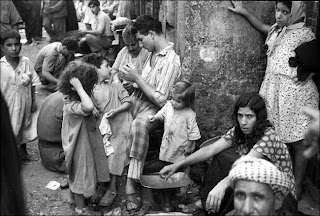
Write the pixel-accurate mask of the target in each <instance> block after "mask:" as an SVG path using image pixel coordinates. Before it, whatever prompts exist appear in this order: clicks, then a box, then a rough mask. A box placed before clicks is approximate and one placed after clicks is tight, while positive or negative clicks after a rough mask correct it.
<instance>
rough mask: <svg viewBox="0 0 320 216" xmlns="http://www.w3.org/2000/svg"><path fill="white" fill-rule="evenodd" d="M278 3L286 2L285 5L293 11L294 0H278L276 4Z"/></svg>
mask: <svg viewBox="0 0 320 216" xmlns="http://www.w3.org/2000/svg"><path fill="white" fill-rule="evenodd" d="M278 3H282V4H284V5H285V6H287V7H288V8H289V9H290V11H291V8H292V1H276V5H277V4H278Z"/></svg>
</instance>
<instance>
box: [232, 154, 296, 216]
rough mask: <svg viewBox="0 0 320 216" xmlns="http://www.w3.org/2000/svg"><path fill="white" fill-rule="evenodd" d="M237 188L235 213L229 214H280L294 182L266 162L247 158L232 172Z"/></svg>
mask: <svg viewBox="0 0 320 216" xmlns="http://www.w3.org/2000/svg"><path fill="white" fill-rule="evenodd" d="M229 178H230V182H231V183H230V185H231V187H232V188H233V189H234V208H235V209H234V210H233V211H231V212H230V213H228V215H279V214H281V215H282V213H280V212H281V205H282V202H283V200H284V197H285V196H286V195H287V194H288V192H289V188H290V184H291V183H290V181H289V179H288V178H287V177H286V175H284V173H283V172H281V171H280V170H278V169H277V168H276V166H275V165H273V164H272V163H270V162H269V161H267V160H264V159H258V158H253V157H250V156H243V157H241V158H240V159H238V160H237V161H236V162H235V163H234V164H233V166H232V169H231V170H230V172H229Z"/></svg>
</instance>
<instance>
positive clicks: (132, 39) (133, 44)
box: [111, 23, 151, 93]
mask: <svg viewBox="0 0 320 216" xmlns="http://www.w3.org/2000/svg"><path fill="white" fill-rule="evenodd" d="M132 28H133V27H132V24H131V23H130V24H128V25H127V26H126V27H125V28H124V30H123V32H122V37H123V41H124V43H125V44H126V46H125V47H123V48H122V49H121V50H120V52H119V53H118V55H117V58H116V60H115V62H114V64H113V66H112V69H111V73H112V76H113V78H112V79H113V82H116V83H121V82H122V84H123V87H124V88H125V89H126V90H127V91H128V92H129V93H131V92H132V91H133V90H134V87H133V86H135V85H133V83H132V82H129V81H126V80H123V78H122V73H121V70H122V68H123V66H127V65H129V66H130V67H134V68H143V65H144V63H145V62H146V60H147V58H148V56H149V55H150V54H151V53H150V52H149V51H148V50H146V49H145V48H143V47H140V46H139V41H138V40H137V38H136V36H135V34H133V33H132ZM136 87H137V86H136Z"/></svg>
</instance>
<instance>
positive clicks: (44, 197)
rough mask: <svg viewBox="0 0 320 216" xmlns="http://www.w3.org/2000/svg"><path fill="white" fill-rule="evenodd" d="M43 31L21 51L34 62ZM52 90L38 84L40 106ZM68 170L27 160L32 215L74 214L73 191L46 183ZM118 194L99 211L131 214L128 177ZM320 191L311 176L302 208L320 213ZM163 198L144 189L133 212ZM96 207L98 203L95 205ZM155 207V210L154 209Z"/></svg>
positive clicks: (193, 190)
mask: <svg viewBox="0 0 320 216" xmlns="http://www.w3.org/2000/svg"><path fill="white" fill-rule="evenodd" d="M20 33H21V35H22V41H25V35H24V30H20ZM43 35H44V36H45V37H47V40H46V41H41V42H40V43H39V44H38V45H37V46H34V47H29V46H27V45H23V47H22V51H21V55H24V56H27V57H29V59H30V60H31V62H32V63H33V64H34V61H35V57H36V54H37V53H38V51H39V50H40V49H41V48H42V47H43V46H45V45H46V44H48V43H49V42H48V39H49V37H48V35H47V34H46V32H45V31H43ZM48 94H49V92H48V91H47V90H46V89H45V88H44V87H43V86H38V87H37V94H36V98H37V103H38V107H40V106H41V103H42V101H43V100H44V98H45V97H46V96H47V95H48ZM28 151H29V152H30V153H31V154H32V155H34V156H36V157H38V158H40V156H39V151H38V146H37V141H35V142H32V143H29V144H28ZM65 177H66V175H65V174H60V173H56V172H51V171H49V170H47V169H45V168H44V167H43V165H42V163H41V160H40V159H39V160H38V161H35V162H31V163H27V164H24V165H23V167H22V179H23V184H24V188H25V193H24V195H25V197H26V210H27V214H30V215H71V214H74V207H73V206H71V205H69V204H68V197H69V192H68V189H64V190H62V189H60V188H58V189H57V190H54V191H53V190H50V189H47V188H46V187H45V186H46V185H47V184H48V183H49V182H50V181H52V180H55V181H58V182H61V181H62V179H63V178H65ZM118 187H119V191H118V196H117V197H116V199H115V202H114V204H113V205H112V206H111V207H110V208H104V209H101V208H100V209H99V208H95V209H96V210H97V211H99V212H104V213H107V212H109V213H110V211H111V210H112V209H115V208H118V210H119V208H120V210H121V214H122V215H130V214H129V213H128V212H127V211H126V209H125V200H124V191H123V188H124V180H121V181H120V182H119V186H118ZM197 191H198V185H196V184H192V186H191V187H190V190H189V191H188V193H187V195H186V196H184V197H177V198H175V199H174V200H173V202H174V203H175V204H178V203H187V202H191V201H192V200H195V199H196V194H197ZM317 194H319V191H318V189H317V188H315V187H314V186H313V185H312V183H311V181H310V180H307V181H306V184H305V185H304V193H303V198H302V200H300V201H299V210H301V211H302V212H304V213H305V214H308V215H319V196H317ZM158 198H159V192H158V191H155V193H153V195H152V194H151V193H150V190H146V189H144V190H143V200H144V205H143V207H142V209H141V210H140V211H139V212H137V213H135V214H132V215H145V214H146V213H150V212H158V211H157V210H158V209H159V205H158V204H157V202H154V201H157V200H158ZM93 207H94V206H93ZM151 209H152V210H153V211H152V210H151ZM114 214H115V212H111V213H110V215H114Z"/></svg>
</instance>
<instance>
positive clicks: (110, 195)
mask: <svg viewBox="0 0 320 216" xmlns="http://www.w3.org/2000/svg"><path fill="white" fill-rule="evenodd" d="M82 61H84V62H86V63H89V64H93V65H94V66H96V67H97V73H98V83H97V84H96V86H95V87H94V89H93V92H92V100H93V103H94V105H95V110H94V112H95V115H96V116H97V117H98V120H97V121H96V124H97V127H99V126H100V125H101V122H105V120H106V119H103V118H107V121H108V123H109V125H110V128H111V132H112V136H111V137H110V138H109V142H110V143H111V146H112V149H113V153H110V154H109V153H108V155H107V158H108V167H109V172H110V183H109V184H108V186H107V190H106V192H105V194H104V196H103V197H102V199H101V201H100V202H99V205H100V206H110V205H112V203H113V201H114V198H115V197H116V195H117V188H116V185H117V179H118V176H122V174H123V172H124V168H125V166H127V165H128V163H129V155H128V152H129V149H130V144H131V142H130V136H129V134H130V133H129V132H130V126H131V123H132V115H131V113H130V108H131V106H132V103H131V98H130V96H129V94H128V92H127V91H126V90H125V89H124V88H123V87H122V85H121V84H116V83H110V81H111V68H110V66H111V62H110V61H109V60H106V59H105V58H104V57H103V55H100V54H96V53H92V54H89V55H86V56H84V57H83V59H82Z"/></svg>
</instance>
